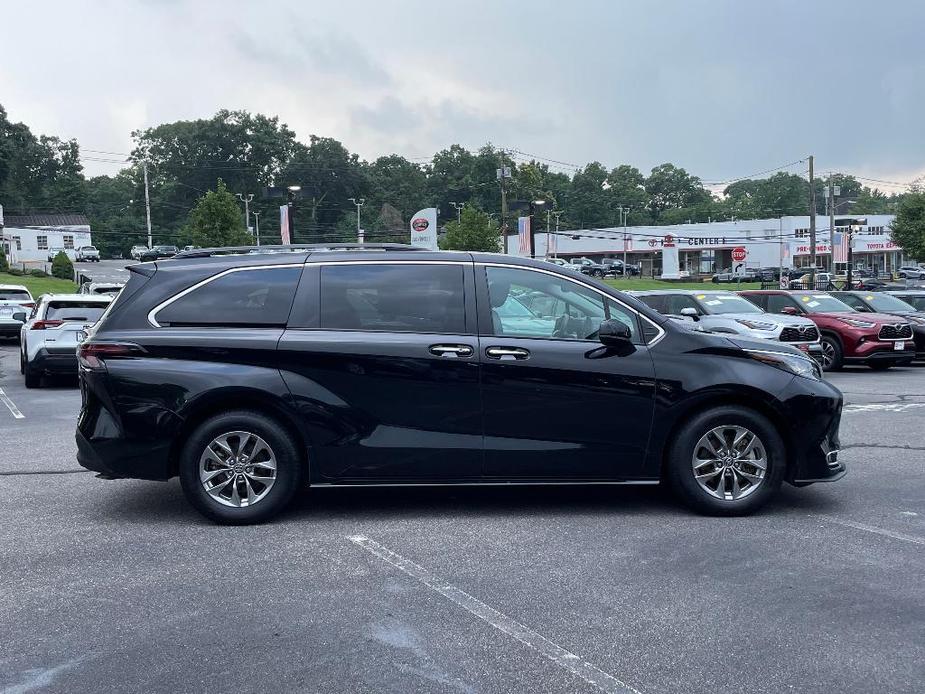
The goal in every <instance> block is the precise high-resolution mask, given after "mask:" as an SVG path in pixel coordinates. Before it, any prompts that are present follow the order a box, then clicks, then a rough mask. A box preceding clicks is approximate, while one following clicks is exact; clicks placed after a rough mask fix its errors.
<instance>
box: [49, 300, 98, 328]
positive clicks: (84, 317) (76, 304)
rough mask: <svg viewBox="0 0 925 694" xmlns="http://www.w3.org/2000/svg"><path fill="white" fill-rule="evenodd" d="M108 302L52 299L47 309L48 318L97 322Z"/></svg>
mask: <svg viewBox="0 0 925 694" xmlns="http://www.w3.org/2000/svg"><path fill="white" fill-rule="evenodd" d="M107 305H108V304H101V303H99V302H93V303H90V302H87V303H84V302H82V301H67V302H64V301H51V302H49V304H48V309H47V310H46V311H45V319H46V320H74V321H77V320H79V321H87V322H91V323H96V321H98V320H99V319H100V316H102V315H103V311H105V310H106V306H107Z"/></svg>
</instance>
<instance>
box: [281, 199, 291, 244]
mask: <svg viewBox="0 0 925 694" xmlns="http://www.w3.org/2000/svg"><path fill="white" fill-rule="evenodd" d="M279 238H280V241H281V242H282V244H283V245H284V246H288V245H289V244H290V243H292V241H291V240H290V239H289V205H280V206H279Z"/></svg>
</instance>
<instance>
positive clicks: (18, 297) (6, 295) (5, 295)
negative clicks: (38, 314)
mask: <svg viewBox="0 0 925 694" xmlns="http://www.w3.org/2000/svg"><path fill="white" fill-rule="evenodd" d="M0 301H25V302H27V303H28V302H30V301H32V297H31V296H29V292H27V291H26V290H24V289H0Z"/></svg>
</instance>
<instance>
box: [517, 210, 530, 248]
mask: <svg viewBox="0 0 925 694" xmlns="http://www.w3.org/2000/svg"><path fill="white" fill-rule="evenodd" d="M517 239H518V241H519V242H520V245H519V249H520V254H521V255H530V218H529V217H518V218H517Z"/></svg>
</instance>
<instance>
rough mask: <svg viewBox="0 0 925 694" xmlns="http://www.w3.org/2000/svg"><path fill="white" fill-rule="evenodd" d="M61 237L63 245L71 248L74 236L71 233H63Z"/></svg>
mask: <svg viewBox="0 0 925 694" xmlns="http://www.w3.org/2000/svg"><path fill="white" fill-rule="evenodd" d="M62 238H63V239H64V247H65V248H73V247H74V237H73V236H72V235H71V234H65V235H64V236H63V237H62Z"/></svg>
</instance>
